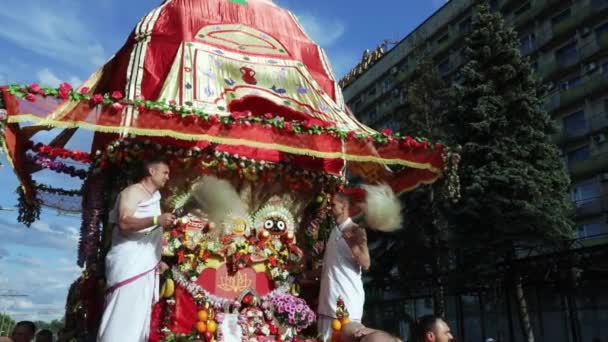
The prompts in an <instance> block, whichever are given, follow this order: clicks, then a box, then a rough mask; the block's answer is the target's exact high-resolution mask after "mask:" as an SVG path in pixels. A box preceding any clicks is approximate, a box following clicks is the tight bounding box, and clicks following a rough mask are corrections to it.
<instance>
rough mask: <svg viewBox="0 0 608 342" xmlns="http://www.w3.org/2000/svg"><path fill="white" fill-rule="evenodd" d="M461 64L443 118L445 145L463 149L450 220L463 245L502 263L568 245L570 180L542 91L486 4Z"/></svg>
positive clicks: (513, 39)
mask: <svg viewBox="0 0 608 342" xmlns="http://www.w3.org/2000/svg"><path fill="white" fill-rule="evenodd" d="M465 58H466V60H467V61H468V62H467V63H466V64H465V65H464V67H463V69H462V76H463V78H462V82H461V83H460V84H453V85H452V86H451V89H450V90H449V94H448V96H449V111H448V113H447V118H446V120H447V127H446V128H447V129H448V131H449V132H450V140H451V141H452V142H453V143H456V144H459V145H461V146H462V153H461V155H462V161H461V167H460V179H461V193H462V200H461V201H460V203H459V204H458V205H456V206H455V207H454V213H453V215H452V220H451V221H452V222H451V223H452V226H453V227H455V228H456V229H457V230H458V231H459V233H460V236H461V238H462V239H461V242H463V243H464V244H465V245H467V247H470V248H474V247H478V248H480V249H482V250H483V251H484V252H486V253H488V254H485V255H489V254H495V255H496V256H497V257H500V256H504V255H505V254H506V253H509V252H511V251H512V250H513V248H514V247H517V246H519V245H522V244H524V245H525V244H538V243H546V242H558V241H561V240H563V239H569V238H572V237H573V232H574V231H573V222H572V220H571V213H572V208H571V204H570V201H569V199H568V197H567V193H568V186H569V179H568V176H567V174H566V172H565V171H564V166H563V164H562V161H561V159H560V157H559V151H558V149H557V147H556V146H555V145H554V144H553V143H552V142H551V138H550V135H551V134H552V132H553V131H554V128H553V124H552V121H551V118H550V116H549V115H548V114H547V113H546V112H545V111H544V110H543V109H542V106H541V101H540V98H539V95H540V94H539V89H540V85H539V83H538V81H537V80H536V79H535V78H534V76H533V72H532V70H531V68H530V66H529V64H528V61H527V60H526V59H525V58H523V57H522V56H521V54H520V52H519V50H518V40H517V35H516V33H515V32H514V31H513V30H512V29H509V28H506V27H505V26H504V22H503V19H502V18H501V17H500V15H499V14H495V13H491V12H490V11H489V9H488V7H487V6H485V5H481V6H479V7H478V13H477V15H476V17H475V20H474V24H473V32H472V33H471V35H470V36H469V37H468V38H467V41H466V48H465ZM488 260H495V259H491V258H489V259H488Z"/></svg>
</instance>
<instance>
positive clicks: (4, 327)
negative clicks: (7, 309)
mask: <svg viewBox="0 0 608 342" xmlns="http://www.w3.org/2000/svg"><path fill="white" fill-rule="evenodd" d="M15 323H17V322H15V320H14V319H13V318H12V317H11V316H9V315H8V314H5V313H0V336H10V334H11V332H12V330H13V327H14V326H15Z"/></svg>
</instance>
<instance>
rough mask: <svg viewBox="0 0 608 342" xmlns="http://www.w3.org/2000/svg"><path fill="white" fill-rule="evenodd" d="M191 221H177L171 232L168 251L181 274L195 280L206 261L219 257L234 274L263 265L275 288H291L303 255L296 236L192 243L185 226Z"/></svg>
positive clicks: (208, 228)
mask: <svg viewBox="0 0 608 342" xmlns="http://www.w3.org/2000/svg"><path fill="white" fill-rule="evenodd" d="M189 224H191V220H190V219H189V218H188V217H187V216H185V217H182V218H180V219H179V220H178V221H177V224H176V226H175V227H174V228H173V229H172V230H171V231H170V232H169V239H168V241H167V245H168V248H169V249H170V250H171V251H172V252H173V254H175V256H176V257H177V264H178V266H177V267H178V268H179V270H180V271H181V272H183V273H185V274H188V276H189V277H190V278H192V279H196V278H197V277H198V275H199V274H200V273H201V272H202V271H203V269H204V267H205V263H206V261H207V259H208V258H209V257H210V256H211V255H218V256H220V257H222V258H225V259H226V264H227V266H228V267H229V269H230V270H231V271H232V272H237V271H238V270H241V269H244V268H246V267H250V266H252V265H253V264H254V263H256V262H264V265H265V266H266V269H267V273H268V275H269V277H270V278H271V279H272V280H273V282H274V283H275V285H277V286H281V285H283V284H288V283H289V280H290V274H291V272H292V271H294V270H297V269H298V268H299V264H300V261H301V259H302V251H300V250H299V248H298V247H297V245H296V244H295V243H294V237H293V236H285V237H283V239H282V240H279V239H271V238H270V236H269V235H268V233H267V232H266V234H262V233H261V234H259V235H260V236H259V237H256V236H251V237H247V238H246V237H243V236H226V237H224V238H223V239H222V241H221V242H214V241H207V240H206V239H203V240H202V241H201V242H194V241H191V240H192V238H191V237H189V235H188V234H187V233H186V226H187V225H189ZM211 226H212V224H207V225H205V227H200V228H202V233H203V234H206V233H207V232H209V230H210V228H211Z"/></svg>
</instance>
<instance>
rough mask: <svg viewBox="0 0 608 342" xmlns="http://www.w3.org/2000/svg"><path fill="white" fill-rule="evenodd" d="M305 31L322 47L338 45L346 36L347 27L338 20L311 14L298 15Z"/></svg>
mask: <svg viewBox="0 0 608 342" xmlns="http://www.w3.org/2000/svg"><path fill="white" fill-rule="evenodd" d="M296 16H297V18H298V21H299V22H300V24H301V25H302V26H303V27H304V31H306V33H307V34H308V35H309V36H310V38H311V39H312V40H313V41H315V42H316V43H317V44H319V45H321V46H322V47H329V46H331V45H333V44H334V43H336V42H337V41H338V40H339V39H340V37H342V35H343V34H344V32H345V30H346V26H345V25H344V23H343V22H342V21H339V20H337V19H328V18H322V17H320V16H316V15H313V14H310V13H302V14H297V15H296Z"/></svg>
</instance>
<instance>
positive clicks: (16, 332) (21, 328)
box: [11, 321, 36, 342]
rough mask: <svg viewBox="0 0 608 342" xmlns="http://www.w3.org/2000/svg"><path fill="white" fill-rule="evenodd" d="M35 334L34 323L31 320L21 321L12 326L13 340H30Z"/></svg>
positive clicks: (18, 341) (19, 341) (15, 341)
mask: <svg viewBox="0 0 608 342" xmlns="http://www.w3.org/2000/svg"><path fill="white" fill-rule="evenodd" d="M35 334H36V324H34V322H31V321H21V322H19V323H17V324H16V325H15V327H14V328H13V333H12V334H11V338H12V339H13V341H14V342H30V341H31V340H32V339H33V338H34V335H35Z"/></svg>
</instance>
